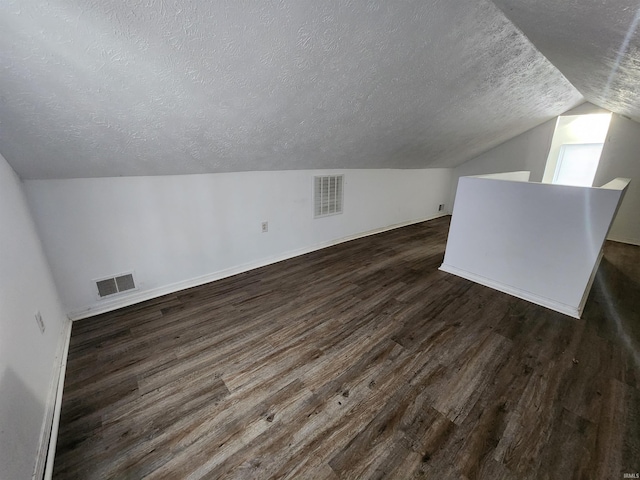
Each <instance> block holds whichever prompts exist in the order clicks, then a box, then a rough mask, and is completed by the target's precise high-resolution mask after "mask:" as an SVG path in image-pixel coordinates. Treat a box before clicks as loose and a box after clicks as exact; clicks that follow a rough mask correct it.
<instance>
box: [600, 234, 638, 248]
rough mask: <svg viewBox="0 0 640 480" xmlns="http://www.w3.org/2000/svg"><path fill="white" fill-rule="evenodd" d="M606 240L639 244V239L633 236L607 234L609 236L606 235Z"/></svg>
mask: <svg viewBox="0 0 640 480" xmlns="http://www.w3.org/2000/svg"><path fill="white" fill-rule="evenodd" d="M607 240H611V241H612V242H618V243H628V244H629V245H637V246H640V240H638V239H635V238H626V237H616V236H611V235H609V236H608V237H607Z"/></svg>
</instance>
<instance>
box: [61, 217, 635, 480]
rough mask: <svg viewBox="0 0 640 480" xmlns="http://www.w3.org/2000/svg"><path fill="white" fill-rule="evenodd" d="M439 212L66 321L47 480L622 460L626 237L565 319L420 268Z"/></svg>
mask: <svg viewBox="0 0 640 480" xmlns="http://www.w3.org/2000/svg"><path fill="white" fill-rule="evenodd" d="M448 224H449V220H448V218H441V219H438V220H433V221H430V222H425V223H421V224H417V225H413V226H409V227H405V228H401V229H397V230H393V231H389V232H386V233H382V234H379V235H375V236H370V237H366V238H362V239H359V240H354V241H351V242H348V243H343V244H340V245H337V246H335V247H331V248H328V249H324V250H321V251H318V252H314V253H311V254H308V255H304V256H301V257H297V258H294V259H291V260H287V261H284V262H280V263H278V264H274V265H270V266H267V267H264V268H260V269H257V270H253V271H250V272H247V273H244V274H241V275H237V276H234V277H231V278H227V279H224V280H221V281H218V282H214V283H211V284H208V285H204V286H201V287H197V288H193V289H190V290H186V291H182V292H179V293H176V294H172V295H167V296H165V297H162V298H159V299H155V300H152V301H148V302H145V303H143V304H139V305H135V306H132V307H129V308H126V309H122V310H120V311H117V312H112V313H109V314H105V315H101V316H98V317H94V318H91V319H87V320H83V321H80V322H76V323H75V324H74V326H73V333H72V338H71V347H70V352H69V361H68V370H67V377H66V382H65V390H64V396H63V405H62V417H61V426H60V432H59V438H58V449H57V453H56V460H55V467H54V472H55V473H54V477H55V478H57V479H106V478H118V479H121V478H123V479H138V478H148V479H182V478H246V479H267V478H301V479H355V478H399V479H405V478H406V479H409V478H433V479H475V478H482V479H570V478H571V479H573V478H575V479H578V478H584V479H618V478H623V474H624V473H638V472H640V351H639V350H638V347H639V345H640V314H639V312H640V247H633V246H628V245H622V244H616V243H608V244H607V246H606V250H605V257H604V259H603V262H602V265H601V267H600V270H599V272H598V276H597V279H596V282H595V285H594V289H593V291H592V293H591V296H590V298H589V300H588V302H587V306H586V309H585V312H584V316H583V319H582V320H575V319H572V318H569V317H566V316H564V315H561V314H559V313H555V312H552V311H550V310H547V309H545V308H542V307H538V306H536V305H532V304H529V303H527V302H525V301H522V300H519V299H516V298H513V297H510V296H508V295H505V294H502V293H499V292H496V291H493V290H491V289H488V288H485V287H482V286H480V285H476V284H474V283H471V282H469V281H467V280H464V279H461V278H458V277H455V276H452V275H449V274H446V273H443V272H440V271H438V270H437V268H438V267H439V265H440V263H441V262H442V258H443V254H444V248H445V242H446V235H447V230H448Z"/></svg>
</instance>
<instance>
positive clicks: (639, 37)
mask: <svg viewBox="0 0 640 480" xmlns="http://www.w3.org/2000/svg"><path fill="white" fill-rule="evenodd" d="M494 3H495V4H496V5H497V6H498V7H500V8H501V9H502V10H503V11H504V13H505V14H506V15H507V17H509V19H510V20H512V21H513V22H514V23H515V25H517V26H518V27H519V28H520V29H522V31H523V32H524V33H525V34H526V35H527V37H528V38H529V39H530V40H531V41H532V42H533V43H534V44H535V46H536V47H537V48H538V49H539V50H540V51H541V52H542V53H543V54H544V55H545V56H546V57H547V58H548V59H549V60H550V61H551V62H552V63H553V64H554V65H555V66H556V67H557V68H558V69H559V70H560V71H561V72H562V73H563V74H564V75H565V76H566V77H567V79H568V80H569V81H570V82H571V83H572V84H573V85H574V86H575V87H576V88H577V89H578V90H579V91H580V92H581V93H582V94H583V95H584V96H585V97H586V99H587V100H588V101H589V102H591V103H593V104H596V105H598V106H600V107H603V108H606V109H608V110H611V111H613V112H616V113H619V114H622V115H626V116H628V117H630V118H632V119H633V120H635V121H636V122H640V3H638V0H562V1H558V0H527V1H522V0H495V2H494Z"/></svg>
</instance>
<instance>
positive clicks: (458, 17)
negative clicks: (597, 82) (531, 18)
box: [0, 0, 584, 178]
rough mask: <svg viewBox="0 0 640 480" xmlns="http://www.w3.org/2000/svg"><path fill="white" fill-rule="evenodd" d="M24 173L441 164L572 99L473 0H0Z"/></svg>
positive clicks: (521, 41)
mask: <svg viewBox="0 0 640 480" xmlns="http://www.w3.org/2000/svg"><path fill="white" fill-rule="evenodd" d="M0 55H1V56H0V153H2V155H3V156H4V157H5V158H6V159H7V161H9V163H10V164H11V165H12V166H13V167H14V169H15V170H16V171H17V172H18V174H19V175H20V176H21V177H22V178H73V177H96V176H119V175H162V174H186V173H204V172H227V171H246V170H282V169H304V168H314V169H315V168H414V167H427V166H453V165H456V164H459V163H461V162H463V161H466V160H468V159H470V158H473V157H474V156H475V155H477V154H479V153H481V152H483V151H486V150H487V149H489V148H491V147H493V146H495V145H497V144H499V143H501V142H502V141H504V140H507V139H509V138H511V137H513V136H515V135H517V134H519V133H521V132H523V131H525V130H527V129H529V128H531V127H533V126H535V125H537V124H539V123H541V122H543V121H545V120H547V119H549V118H551V117H553V116H556V115H558V114H560V113H562V112H564V111H566V110H568V109H569V108H571V107H573V106H575V105H577V104H580V103H581V102H582V101H584V98H583V97H582V95H581V94H580V93H579V92H578V91H577V90H576V89H575V88H574V87H573V86H572V85H571V84H570V83H569V82H568V81H567V79H566V78H564V76H563V75H562V74H561V73H560V72H559V71H558V70H557V69H556V68H554V67H553V65H551V64H550V63H549V61H548V60H547V59H546V58H545V57H544V56H543V55H541V54H540V52H539V51H538V50H537V49H536V48H535V47H534V46H533V45H532V44H531V43H530V42H529V40H528V39H527V38H526V37H525V36H524V35H523V34H522V33H520V32H519V30H518V29H517V28H516V27H515V26H514V25H513V24H512V23H511V22H510V21H508V20H507V19H506V17H505V16H504V15H503V14H502V12H500V10H498V8H496V7H495V5H493V4H492V3H490V2H488V1H486V0H458V1H456V2H452V1H450V0H430V1H424V0H397V1H391V2H381V1H379V0H343V1H337V0H335V1H329V0H272V1H265V0H246V1H238V0H217V1H208V0H191V1H180V2H178V1H170V0H146V1H139V2H138V1H122V0H118V1H115V0H49V1H42V0H3V1H2V2H0Z"/></svg>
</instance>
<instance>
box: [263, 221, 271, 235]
mask: <svg viewBox="0 0 640 480" xmlns="http://www.w3.org/2000/svg"><path fill="white" fill-rule="evenodd" d="M268 231H269V222H262V233H267V232H268Z"/></svg>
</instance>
